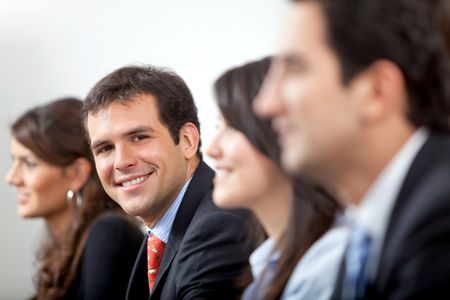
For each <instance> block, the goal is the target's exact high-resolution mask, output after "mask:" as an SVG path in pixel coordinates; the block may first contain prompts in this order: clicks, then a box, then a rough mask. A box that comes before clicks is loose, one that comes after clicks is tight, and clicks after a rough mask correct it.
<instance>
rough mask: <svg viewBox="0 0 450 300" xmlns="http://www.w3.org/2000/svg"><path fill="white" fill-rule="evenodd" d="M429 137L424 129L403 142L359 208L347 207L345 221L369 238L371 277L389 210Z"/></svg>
mask: <svg viewBox="0 0 450 300" xmlns="http://www.w3.org/2000/svg"><path fill="white" fill-rule="evenodd" d="M428 136H429V132H428V130H427V129H425V128H423V127H422V128H419V129H418V130H416V132H415V133H414V134H413V135H412V136H411V137H410V138H409V139H408V140H407V141H406V143H405V144H404V145H403V146H402V148H401V149H400V150H399V151H398V152H397V154H395V156H394V158H393V159H391V161H390V162H389V163H388V165H387V166H386V167H385V168H384V169H383V171H382V172H381V173H380V175H379V176H378V177H377V179H376V180H375V182H374V184H372V186H371V187H370V189H369V191H368V192H367V193H366V194H365V195H364V197H363V199H362V201H361V202H360V203H361V204H360V205H359V206H351V207H348V208H347V209H346V211H345V215H346V216H345V217H346V218H347V219H348V220H350V222H356V224H357V225H359V226H362V227H363V228H364V229H365V230H367V232H368V233H369V234H370V236H371V239H372V246H371V252H372V258H371V267H370V272H371V273H372V274H374V272H375V271H376V268H377V267H376V266H377V264H378V263H377V262H378V259H379V255H380V252H381V248H382V244H383V240H384V236H385V234H386V229H387V226H388V222H389V219H390V216H391V212H392V209H393V207H394V204H395V202H396V199H397V197H398V194H399V192H400V188H401V186H402V184H403V181H404V180H405V177H406V174H407V173H408V171H409V169H410V166H411V164H412V163H413V160H414V158H415V157H416V156H417V153H418V152H419V150H420V149H421V148H422V146H423V145H424V143H425V141H426V140H427V138H428Z"/></svg>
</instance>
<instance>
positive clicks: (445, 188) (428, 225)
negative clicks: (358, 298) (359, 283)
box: [334, 133, 450, 299]
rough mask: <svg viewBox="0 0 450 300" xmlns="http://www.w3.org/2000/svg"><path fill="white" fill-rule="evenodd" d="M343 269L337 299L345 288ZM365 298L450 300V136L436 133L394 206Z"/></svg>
mask: <svg viewBox="0 0 450 300" xmlns="http://www.w3.org/2000/svg"><path fill="white" fill-rule="evenodd" d="M342 274H343V268H341V272H340V276H339V278H340V279H339V280H338V284H337V289H336V291H335V294H334V298H336V299H338V298H339V297H338V296H337V295H338V294H339V292H340V290H341V288H342V277H343V276H342ZM365 299H450V137H449V136H448V135H447V136H446V135H440V134H436V133H432V134H431V136H430V138H429V139H428V140H427V141H426V143H425V144H424V146H423V147H422V149H421V150H420V151H419V153H418V155H417V156H416V158H415V160H414V161H413V163H412V165H411V167H410V170H409V171H408V173H407V175H406V178H405V181H404V183H403V185H402V187H401V189H400V192H399V195H398V198H397V200H396V203H395V205H394V208H393V211H392V214H391V217H390V220H389V223H388V227H387V232H386V236H385V239H384V243H383V248H382V250H381V256H380V262H379V266H378V271H377V275H376V279H375V281H374V282H373V283H372V284H370V285H369V286H368V288H367V291H366V296H365Z"/></svg>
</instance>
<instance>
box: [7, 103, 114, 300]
mask: <svg viewBox="0 0 450 300" xmlns="http://www.w3.org/2000/svg"><path fill="white" fill-rule="evenodd" d="M82 105H83V102H82V101H80V100H78V99H75V98H65V99H60V100H56V101H53V102H51V103H49V104H47V105H43V106H38V107H36V108H33V109H31V110H29V111H27V112H26V113H24V114H23V115H22V116H20V117H19V118H18V119H17V120H16V121H15V122H14V123H13V124H12V127H11V133H12V135H13V136H14V137H15V138H16V139H17V140H18V141H19V142H20V143H21V144H22V145H24V146H25V147H27V148H28V149H30V150H31V151H32V152H33V153H34V154H35V155H36V156H37V157H39V158H40V159H42V160H43V161H45V162H47V163H49V164H52V165H56V166H60V167H65V166H68V165H70V164H72V163H73V162H74V161H75V160H76V159H77V158H80V157H84V158H86V159H88V160H89V161H90V162H91V165H92V171H91V174H90V175H89V178H88V180H87V182H86V184H85V185H84V186H83V188H82V189H81V191H79V192H80V194H81V196H82V203H81V205H80V207H78V209H77V213H76V214H75V217H74V219H73V220H72V223H71V225H70V226H68V228H66V230H65V232H64V233H63V234H61V235H60V236H53V235H51V234H50V232H47V237H46V239H44V241H43V243H42V244H41V246H40V249H39V250H38V252H37V255H36V260H37V263H38V266H37V272H36V275H35V285H36V294H35V295H34V296H33V297H32V299H61V298H63V297H64V295H65V294H66V292H67V291H68V289H69V288H70V286H71V284H72V282H73V281H74V280H75V278H76V276H77V274H78V269H79V265H80V258H81V256H82V253H83V249H84V246H85V243H86V239H87V235H88V233H89V229H90V226H91V225H92V223H93V221H94V220H95V219H96V218H97V217H98V216H99V215H100V214H101V213H103V212H106V211H120V210H119V206H118V205H117V204H116V203H115V202H114V201H113V200H111V198H109V196H108V195H107V194H106V193H105V191H104V190H103V188H102V186H101V183H100V180H99V178H98V176H97V173H96V172H95V168H94V163H93V161H92V157H91V155H90V150H89V145H88V144H87V142H86V141H85V139H84V135H83V131H82V124H81V116H80V113H81V107H82ZM47 231H48V230H47Z"/></svg>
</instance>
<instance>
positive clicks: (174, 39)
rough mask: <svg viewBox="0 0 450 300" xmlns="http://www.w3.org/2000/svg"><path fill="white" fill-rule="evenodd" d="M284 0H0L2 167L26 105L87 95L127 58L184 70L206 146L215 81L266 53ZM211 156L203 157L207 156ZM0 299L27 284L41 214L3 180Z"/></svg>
mask: <svg viewBox="0 0 450 300" xmlns="http://www.w3.org/2000/svg"><path fill="white" fill-rule="evenodd" d="M287 4H288V3H287V1H281V0H190V1H185V0H184V1H183V0H146V1H144V0H142V1H141V0H126V1H125V0H123V1H120V0H104V1H95V0H70V1H69V0H58V1H56V0H55V1H44V0H34V1H33V0H25V1H24V0H8V1H5V0H0V70H1V72H0V105H1V109H0V147H1V149H2V151H1V157H0V174H1V176H2V178H4V176H5V174H6V171H7V169H8V167H9V165H10V163H11V158H10V151H9V142H10V136H9V129H8V128H9V125H10V124H11V122H12V121H13V120H14V119H15V118H16V117H17V116H18V115H19V114H21V113H22V112H23V111H24V110H26V109H28V108H30V107H32V106H35V105H38V104H41V103H44V102H47V101H49V100H53V99H55V98H59V97H62V96H76V97H80V98H83V97H84V96H85V95H86V93H87V92H88V90H89V89H90V88H91V87H92V86H93V84H94V83H95V82H96V81H98V80H99V79H100V78H101V77H103V76H104V75H106V74H107V73H109V72H111V71H112V70H114V69H116V68H118V67H121V66H123V65H126V64H130V63H149V64H154V65H158V66H166V67H169V68H171V69H173V70H174V71H176V72H177V73H178V74H180V75H181V76H182V77H183V78H184V79H185V80H186V82H187V84H188V85H189V87H190V88H191V90H192V93H193V95H194V98H195V99H196V103H197V106H198V108H199V116H200V122H201V130H202V139H203V145H207V144H208V142H209V141H210V138H211V136H212V134H213V133H214V130H215V123H216V118H217V109H216V107H215V103H214V100H213V97H212V83H213V82H214V80H215V79H216V78H217V77H218V76H219V75H220V74H221V73H222V72H223V71H224V70H226V69H227V68H230V67H232V66H236V65H239V64H242V63H245V62H247V61H249V60H253V59H256V58H260V57H262V56H265V55H269V54H271V53H273V52H274V51H275V50H276V39H277V35H278V32H279V29H280V25H281V22H282V17H283V15H284V12H285V9H286V6H287ZM207 161H209V160H207ZM0 191H1V196H2V202H1V207H0V220H1V223H0V224H1V225H0V240H1V247H0V299H5V300H14V299H26V298H27V297H28V296H30V295H31V293H32V291H33V285H32V276H33V274H34V271H33V270H34V265H33V257H34V253H35V250H36V249H37V247H38V241H39V238H40V235H41V230H42V225H43V224H42V222H41V221H38V220H21V219H20V218H19V217H17V215H16V200H15V199H16V195H15V190H14V189H13V188H12V187H10V186H7V185H6V184H5V182H4V180H2V181H1V183H0Z"/></svg>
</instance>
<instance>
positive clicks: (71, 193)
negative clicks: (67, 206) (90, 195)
mask: <svg viewBox="0 0 450 300" xmlns="http://www.w3.org/2000/svg"><path fill="white" fill-rule="evenodd" d="M73 196H75V192H74V191H72V190H68V191H67V197H66V199H67V202H69V203H70V202H72V200H73Z"/></svg>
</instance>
